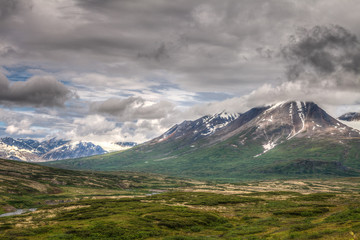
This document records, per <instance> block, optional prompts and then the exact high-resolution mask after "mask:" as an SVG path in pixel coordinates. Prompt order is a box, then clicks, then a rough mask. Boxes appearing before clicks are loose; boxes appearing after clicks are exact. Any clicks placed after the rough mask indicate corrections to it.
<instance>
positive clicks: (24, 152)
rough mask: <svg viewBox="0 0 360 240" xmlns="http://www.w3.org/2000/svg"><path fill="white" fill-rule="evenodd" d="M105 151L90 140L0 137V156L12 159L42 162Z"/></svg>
mask: <svg viewBox="0 0 360 240" xmlns="http://www.w3.org/2000/svg"><path fill="white" fill-rule="evenodd" d="M104 153H106V151H105V150H104V149H103V148H101V147H100V146H97V145H94V144H93V143H90V142H72V141H70V140H62V139H55V138H53V139H50V140H47V141H42V142H40V141H37V140H33V139H21V138H19V139H14V138H11V137H5V138H1V139H0V157H1V158H6V159H13V160H22V161H31V162H42V161H51V160H60V159H68V158H78V157H87V156H92V155H98V154H104Z"/></svg>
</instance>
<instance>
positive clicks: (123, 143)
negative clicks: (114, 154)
mask: <svg viewBox="0 0 360 240" xmlns="http://www.w3.org/2000/svg"><path fill="white" fill-rule="evenodd" d="M115 144H116V145H118V146H120V147H124V148H131V147H135V146H136V145H137V143H136V142H116V143H115Z"/></svg>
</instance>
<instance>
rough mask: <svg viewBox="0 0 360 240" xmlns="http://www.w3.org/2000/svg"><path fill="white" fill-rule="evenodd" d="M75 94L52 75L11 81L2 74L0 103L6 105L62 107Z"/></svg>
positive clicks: (0, 76)
mask: <svg viewBox="0 0 360 240" xmlns="http://www.w3.org/2000/svg"><path fill="white" fill-rule="evenodd" d="M74 96H75V93H74V92H72V91H71V90H69V89H68V88H67V87H66V86H65V85H64V84H62V83H60V82H58V81H57V80H56V79H55V78H53V77H50V76H48V77H46V76H44V77H32V78H30V79H28V80H27V81H25V82H13V83H10V81H9V80H8V79H7V78H6V77H5V76H4V75H2V74H0V103H1V104H4V105H14V104H15V105H20V106H35V107H40V106H46V107H54V106H59V107H61V106H64V103H65V102H66V101H67V100H69V99H71V98H72V97H74Z"/></svg>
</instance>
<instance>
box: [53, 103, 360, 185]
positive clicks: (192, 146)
mask: <svg viewBox="0 0 360 240" xmlns="http://www.w3.org/2000/svg"><path fill="white" fill-rule="evenodd" d="M359 149H360V132H359V131H358V130H356V129H353V128H351V127H348V126H347V125H345V124H343V123H341V122H339V121H338V120H336V119H335V118H333V117H331V116H330V115H329V114H327V113H326V112H325V111H324V110H323V109H321V108H320V107H319V106H318V105H316V104H315V103H313V102H300V101H289V102H281V103H278V104H275V105H271V106H263V107H256V108H253V109H250V110H249V111H247V112H245V113H243V114H238V113H235V114H230V113H226V112H223V113H219V114H215V115H212V116H204V117H202V118H199V119H197V120H195V121H184V122H182V123H180V124H177V125H175V126H174V127H172V128H170V129H169V130H168V131H167V132H165V133H164V134H162V135H161V136H159V137H157V138H155V139H153V140H151V141H149V142H146V143H144V144H141V145H138V146H135V147H133V148H131V149H129V150H126V151H123V152H120V153H115V154H114V153H113V154H109V155H107V154H105V155H102V156H101V157H98V156H93V157H87V158H84V159H76V160H64V161H58V162H54V163H50V164H52V165H54V166H61V167H66V168H73V169H92V170H131V171H147V172H155V173H163V174H170V175H176V176H182V177H195V178H203V179H204V178H205V179H226V180H229V179H233V180H238V179H249V178H251V179H261V178H274V177H283V176H286V177H295V178H299V177H314V176H316V177H322V176H359V175H360V171H359V170H360V152H359Z"/></svg>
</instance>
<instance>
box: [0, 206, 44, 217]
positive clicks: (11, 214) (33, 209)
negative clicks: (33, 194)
mask: <svg viewBox="0 0 360 240" xmlns="http://www.w3.org/2000/svg"><path fill="white" fill-rule="evenodd" d="M36 209H37V208H29V209H17V210H16V211H14V212H8V213H4V214H0V217H9V216H15V215H21V214H24V213H28V212H34V211H36Z"/></svg>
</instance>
